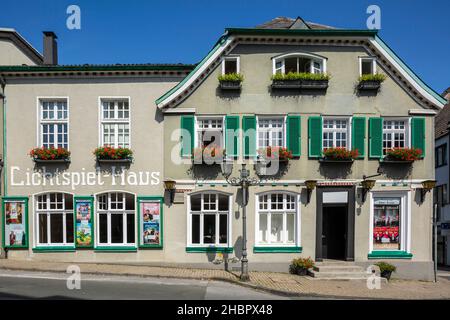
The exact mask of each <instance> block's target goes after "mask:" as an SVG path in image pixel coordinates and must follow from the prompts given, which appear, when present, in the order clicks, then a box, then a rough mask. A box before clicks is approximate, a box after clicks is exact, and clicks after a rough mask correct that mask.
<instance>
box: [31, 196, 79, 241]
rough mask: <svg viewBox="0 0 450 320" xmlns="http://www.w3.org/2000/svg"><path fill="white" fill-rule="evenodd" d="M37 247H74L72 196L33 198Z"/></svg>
mask: <svg viewBox="0 0 450 320" xmlns="http://www.w3.org/2000/svg"><path fill="white" fill-rule="evenodd" d="M34 199H35V213H36V214H35V217H36V240H37V241H36V244H37V246H74V245H75V242H74V220H73V195H71V194H68V193H58V192H55V193H44V194H39V195H36V196H35V198H34Z"/></svg>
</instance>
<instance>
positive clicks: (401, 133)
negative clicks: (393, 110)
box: [383, 119, 409, 155]
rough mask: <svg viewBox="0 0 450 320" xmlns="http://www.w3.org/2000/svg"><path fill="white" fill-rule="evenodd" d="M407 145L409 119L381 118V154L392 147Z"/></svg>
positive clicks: (404, 146) (406, 146) (405, 146)
mask: <svg viewBox="0 0 450 320" xmlns="http://www.w3.org/2000/svg"><path fill="white" fill-rule="evenodd" d="M408 147H409V120H408V119H384V120H383V154H384V155H385V154H386V152H387V151H388V150H389V149H392V148H408Z"/></svg>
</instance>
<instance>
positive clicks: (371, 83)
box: [358, 73, 386, 91]
mask: <svg viewBox="0 0 450 320" xmlns="http://www.w3.org/2000/svg"><path fill="white" fill-rule="evenodd" d="M385 79H386V76H385V75H384V74H380V73H375V74H365V75H362V76H360V77H359V79H358V81H359V83H358V89H359V90H373V91H375V90H378V89H380V87H381V83H382V82H383V81H384V80H385Z"/></svg>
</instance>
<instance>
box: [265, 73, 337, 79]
mask: <svg viewBox="0 0 450 320" xmlns="http://www.w3.org/2000/svg"><path fill="white" fill-rule="evenodd" d="M330 78H331V76H330V74H328V73H309V72H288V73H286V74H283V73H276V74H274V75H272V77H271V79H272V80H275V81H282V80H330Z"/></svg>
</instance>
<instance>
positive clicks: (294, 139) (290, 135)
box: [286, 115, 302, 157]
mask: <svg viewBox="0 0 450 320" xmlns="http://www.w3.org/2000/svg"><path fill="white" fill-rule="evenodd" d="M301 125H302V124H301V117H300V116H293V115H292V116H291V115H289V116H287V119H286V133H287V139H286V145H287V148H288V149H289V150H290V151H292V155H293V156H294V157H300V153H301Z"/></svg>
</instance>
